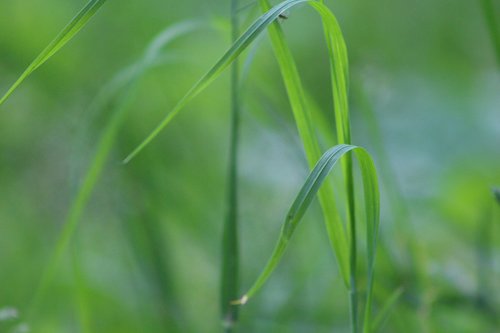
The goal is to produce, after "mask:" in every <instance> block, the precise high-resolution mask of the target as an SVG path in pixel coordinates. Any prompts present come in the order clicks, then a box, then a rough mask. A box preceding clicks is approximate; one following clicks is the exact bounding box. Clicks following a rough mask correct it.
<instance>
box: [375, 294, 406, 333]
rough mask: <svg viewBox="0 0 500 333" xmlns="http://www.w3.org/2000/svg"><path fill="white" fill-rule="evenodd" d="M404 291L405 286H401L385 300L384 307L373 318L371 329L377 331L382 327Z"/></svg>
mask: <svg viewBox="0 0 500 333" xmlns="http://www.w3.org/2000/svg"><path fill="white" fill-rule="evenodd" d="M403 293H404V288H403V287H400V288H398V289H396V290H394V292H393V293H392V294H391V295H390V296H389V298H388V299H387V301H386V302H385V305H384V307H383V308H382V309H381V310H380V312H379V313H378V314H377V316H376V317H375V318H374V319H373V322H372V327H371V330H372V332H377V331H379V330H380V329H382V325H383V324H384V322H385V321H386V320H387V319H388V318H389V316H390V314H391V312H392V310H393V309H394V307H395V306H396V304H397V303H398V302H399V299H400V298H401V296H402V295H403Z"/></svg>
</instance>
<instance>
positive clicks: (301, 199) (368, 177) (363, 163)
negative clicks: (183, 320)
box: [234, 144, 380, 318]
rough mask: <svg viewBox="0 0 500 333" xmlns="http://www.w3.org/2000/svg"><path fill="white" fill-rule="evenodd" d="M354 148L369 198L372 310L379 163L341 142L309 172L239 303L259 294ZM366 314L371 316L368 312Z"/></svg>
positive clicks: (368, 244)
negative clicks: (318, 196)
mask: <svg viewBox="0 0 500 333" xmlns="http://www.w3.org/2000/svg"><path fill="white" fill-rule="evenodd" d="M350 151H354V152H355V153H356V156H357V158H358V160H359V164H360V168H361V174H362V179H363V188H364V198H365V207H364V208H365V214H366V235H367V249H368V250H367V252H368V253H367V258H368V261H367V263H368V264H367V266H368V279H369V281H370V282H369V284H368V286H367V307H366V311H371V308H370V306H369V303H368V301H371V297H372V282H373V266H374V260H375V248H376V238H377V230H378V224H379V214H380V212H379V210H380V200H379V191H378V181H377V173H376V170H375V166H374V164H373V161H372V159H371V157H370V155H369V154H368V153H367V152H366V151H365V150H364V149H363V148H360V147H356V146H352V145H344V144H342V145H338V146H335V147H333V148H331V149H329V150H328V151H327V152H325V153H324V154H323V156H322V157H321V159H320V160H319V161H318V163H317V164H316V166H315V167H314V169H313V170H312V171H311V173H310V174H309V176H308V178H307V180H306V181H305V183H304V185H303V186H302V188H301V190H300V192H299V194H298V195H297V197H296V198H295V201H294V202H293V204H292V206H291V208H290V210H289V211H288V214H287V215H286V218H285V222H284V223H283V226H282V228H281V233H280V236H279V239H278V242H277V244H276V246H275V248H274V251H273V253H272V255H271V257H270V259H269V260H268V262H267V264H266V266H265V268H264V269H263V271H262V273H261V274H260V275H259V277H258V278H257V280H256V281H255V283H254V284H253V285H252V287H251V288H250V289H249V290H248V292H247V293H246V294H245V295H243V297H241V298H240V299H239V300H238V301H235V302H234V303H235V304H245V303H246V302H247V301H248V300H249V299H250V298H251V297H252V296H254V295H255V293H256V292H257V291H259V289H261V287H262V286H263V285H264V283H265V282H266V281H267V279H268V278H269V276H270V275H271V274H272V272H273V271H274V269H275V268H276V266H277V265H278V263H279V262H280V260H281V258H282V257H283V254H284V252H285V250H286V248H287V246H288V243H289V241H290V239H291V237H292V235H293V233H294V231H295V230H296V228H297V226H298V224H299V222H300V221H301V220H302V217H303V216H304V214H305V212H306V211H307V209H308V208H309V205H310V204H311V202H312V200H313V199H314V197H315V196H316V194H317V193H318V191H319V189H320V187H321V186H322V184H323V183H324V182H325V180H326V177H327V176H328V175H329V174H330V172H331V170H332V169H333V167H334V166H335V164H336V163H337V162H338V161H339V159H340V158H341V157H343V156H345V155H346V154H347V153H349V152H350ZM365 318H369V315H367V316H366V317H365Z"/></svg>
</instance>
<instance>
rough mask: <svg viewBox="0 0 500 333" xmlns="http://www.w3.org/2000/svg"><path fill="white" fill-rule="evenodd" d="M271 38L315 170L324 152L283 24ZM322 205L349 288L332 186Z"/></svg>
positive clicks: (274, 27)
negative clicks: (287, 42)
mask: <svg viewBox="0 0 500 333" xmlns="http://www.w3.org/2000/svg"><path fill="white" fill-rule="evenodd" d="M259 2H260V5H261V8H262V9H263V10H267V9H268V8H269V7H270V5H269V2H268V1H267V0H259ZM310 3H316V2H310ZM269 36H270V38H271V42H272V45H273V49H274V53H275V57H276V60H277V61H278V64H279V67H280V70H281V75H282V77H283V82H284V84H285V88H286V90H287V93H288V99H289V101H290V105H291V107H292V111H293V114H294V118H295V123H296V124H297V129H298V132H299V135H300V138H301V140H302V143H303V145H304V151H305V153H306V157H307V161H308V163H309V166H310V167H311V168H312V167H313V166H314V164H315V163H316V161H317V160H318V159H319V158H320V157H321V150H320V148H319V143H318V139H317V137H316V133H315V129H314V126H313V124H312V116H311V115H310V114H309V112H308V105H307V96H306V94H305V89H304V87H303V85H302V82H301V79H300V75H299V72H298V69H297V65H296V64H295V60H294V59H293V55H292V52H291V51H290V49H289V47H288V46H287V44H286V41H285V36H284V33H283V30H282V29H281V26H280V24H279V23H277V22H275V23H274V24H272V25H271V26H270V27H269ZM319 202H320V205H321V208H322V211H323V216H324V218H325V224H326V227H327V232H328V236H329V239H330V243H331V246H332V247H333V249H334V252H335V255H336V257H337V261H338V265H339V267H340V272H341V275H342V277H343V280H344V283H345V285H346V286H349V285H350V282H349V277H348V274H349V266H348V265H349V264H348V253H349V249H348V246H347V238H346V234H345V230H344V227H343V225H342V222H341V219H340V217H339V214H338V211H337V208H336V206H335V196H334V193H333V190H332V189H331V187H329V186H325V187H323V188H322V189H321V190H320V192H319Z"/></svg>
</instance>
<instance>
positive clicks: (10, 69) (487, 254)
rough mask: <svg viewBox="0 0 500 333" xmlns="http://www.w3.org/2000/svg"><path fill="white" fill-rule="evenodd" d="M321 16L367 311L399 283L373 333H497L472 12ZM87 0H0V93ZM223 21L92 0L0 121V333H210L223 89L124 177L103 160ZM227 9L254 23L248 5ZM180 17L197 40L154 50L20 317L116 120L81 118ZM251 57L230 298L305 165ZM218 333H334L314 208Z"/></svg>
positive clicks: (497, 266) (302, 56)
mask: <svg viewBox="0 0 500 333" xmlns="http://www.w3.org/2000/svg"><path fill="white" fill-rule="evenodd" d="M326 3H327V4H328V6H329V7H330V8H331V9H332V10H333V12H334V13H335V15H336V16H337V18H338V20H339V22H340V25H341V27H342V29H343V33H344V37H345V39H346V43H347V46H348V51H349V60H350V66H351V86H352V87H353V88H352V90H351V112H352V120H353V142H354V143H355V144H357V145H361V146H364V147H367V149H368V150H369V151H370V152H371V153H372V155H373V156H374V158H375V160H376V164H377V168H378V169H379V174H380V177H381V178H380V179H381V184H382V219H381V229H380V237H381V241H380V251H379V253H378V257H377V266H376V267H377V268H376V282H375V296H376V297H375V305H376V306H375V310H376V311H377V310H378V309H380V308H381V307H382V306H383V304H384V302H385V301H386V300H387V298H388V297H389V295H390V294H391V293H392V292H393V291H394V290H396V289H398V288H400V287H403V288H404V294H403V296H402V297H401V299H400V300H399V302H398V303H397V304H396V306H395V307H394V309H393V310H392V312H391V314H390V316H389V318H388V319H387V321H386V323H385V326H384V327H383V329H382V331H383V332H499V327H500V322H499V319H498V318H500V311H499V307H500V282H499V281H500V259H499V258H500V257H499V255H500V240H499V234H500V232H499V230H500V228H499V225H498V224H499V221H500V211H499V207H500V206H499V205H498V204H496V203H495V201H494V198H493V196H492V193H491V188H492V187H494V186H495V185H500V168H499V166H500V75H499V73H500V72H499V66H500V64H499V63H497V62H496V58H495V50H494V47H493V43H492V40H491V38H490V32H489V31H488V25H487V24H486V21H485V15H484V12H483V10H482V7H481V6H482V2H481V1H479V0H474V1H466V0H441V1H431V0H421V1H418V2H407V1H401V0H381V1H377V2H370V1H362V0H354V1H346V0H338V1H326ZM84 4H85V1H83V0H64V1H63V0H43V1H42V0H3V1H1V2H0V92H2V93H3V92H4V91H6V90H7V88H8V86H9V85H10V84H11V83H12V82H13V81H14V80H15V79H16V78H17V76H18V75H19V74H20V73H21V72H22V70H23V69H24V68H25V67H26V66H27V65H28V64H29V63H30V61H31V60H32V59H33V58H34V57H35V56H36V54H38V52H39V51H40V50H41V49H43V47H45V45H47V43H48V42H49V41H50V40H51V39H52V38H53V36H55V35H56V34H57V32H58V31H59V30H60V29H61V28H62V27H63V26H64V25H65V24H66V23H67V22H68V21H69V19H70V18H71V17H72V16H73V15H74V14H75V13H76V12H77V11H78V10H79V9H80V8H81V7H82V6H83V5H84ZM494 6H496V7H494V13H493V14H494V15H496V18H497V21H500V18H499V16H500V14H499V13H500V4H499V3H498V2H497V3H495V4H494ZM229 15H230V14H229V1H228V0H224V1H219V0H217V1H215V0H210V1H192V0H185V1H170V0H164V1H159V0H143V1H109V2H108V3H106V4H105V5H104V6H103V7H102V9H101V11H100V12H99V13H98V14H97V15H96V17H95V18H94V19H93V20H92V21H91V22H90V24H89V25H88V26H87V27H85V28H84V30H82V32H81V33H80V34H79V35H78V36H77V37H76V38H75V39H74V40H73V41H71V42H70V43H69V44H68V45H67V46H66V47H65V48H64V49H63V50H62V51H61V52H60V53H58V54H57V55H56V56H55V57H54V58H52V59H51V60H50V61H49V62H48V63H47V64H46V65H45V66H43V67H42V68H41V69H40V70H38V71H37V72H36V73H35V74H34V75H33V76H32V77H30V78H29V79H28V80H27V81H26V82H25V84H24V85H23V86H22V87H21V88H20V89H19V90H17V91H16V92H15V94H14V95H13V96H12V98H11V99H10V100H9V101H8V102H7V103H6V104H4V105H3V106H2V107H1V109H0V313H3V314H4V315H3V316H4V317H9V318H4V320H2V316H1V315H0V332H14V331H17V332H22V331H25V330H26V329H29V330H30V331H31V332H83V330H82V327H87V328H88V327H90V328H91V329H90V332H107V333H112V332H120V333H126V332H148V333H149V332H218V331H221V324H220V319H219V300H218V297H219V295H218V287H219V267H220V249H221V244H220V240H221V233H222V222H223V218H224V211H225V208H224V207H225V195H226V194H225V189H226V179H225V178H226V173H227V170H226V169H227V167H226V165H227V154H228V138H229V106H230V97H229V96H230V95H229V75H228V74H227V73H226V74H225V75H224V76H223V78H222V79H220V80H217V81H216V82H215V83H214V84H213V85H212V86H211V87H210V88H208V89H207V91H206V92H204V93H202V94H201V95H200V96H199V97H197V98H196V100H195V101H194V102H193V103H190V104H189V105H188V107H187V108H186V110H185V111H184V112H182V113H181V115H180V116H179V117H178V118H176V120H175V121H174V122H173V123H172V124H171V125H170V126H169V127H168V128H167V130H166V131H164V132H163V133H162V134H161V135H160V136H159V138H158V139H156V140H155V141H154V143H153V144H151V145H150V146H148V147H147V148H146V149H145V151H144V152H143V153H141V155H139V156H138V157H137V158H136V159H135V160H133V161H132V162H131V163H130V164H128V165H126V166H123V165H121V163H120V161H121V160H122V159H123V158H124V157H125V156H126V155H127V154H128V153H129V152H130V151H131V150H132V149H133V148H135V146H136V145H137V144H138V143H139V142H140V140H142V139H143V138H144V136H145V135H146V134H147V133H149V131H150V130H151V129H152V128H153V127H154V126H155V125H156V124H157V123H158V122H159V120H160V119H161V118H162V117H163V115H164V114H165V113H166V112H167V111H169V110H170V109H171V108H172V106H173V105H174V104H175V103H176V102H177V101H178V100H179V99H180V98H181V96H182V95H183V94H184V93H185V92H186V91H187V90H188V89H189V87H190V86H191V85H192V84H193V83H194V82H196V80H197V79H198V78H199V77H200V76H201V75H202V74H203V73H204V72H205V71H206V70H207V69H208V68H210V66H211V65H212V64H213V63H214V62H215V61H216V60H217V59H218V57H219V56H221V55H222V54H223V52H224V51H225V50H226V49H227V47H228V46H229V45H230V33H229ZM241 16H242V21H244V22H251V19H254V18H256V17H257V11H256V8H254V9H252V8H249V9H247V10H244V11H242V13H241ZM288 16H289V18H288V19H287V20H283V21H281V24H282V26H283V28H284V30H285V32H286V36H287V40H288V42H289V44H290V46H291V48H292V50H293V52H294V55H295V57H296V60H297V62H298V64H299V69H300V72H301V75H302V76H303V78H304V82H305V85H306V87H307V89H308V91H309V92H310V93H311V95H312V97H313V98H314V100H315V101H316V103H317V104H318V106H319V107H320V108H321V110H322V111H323V112H324V116H325V118H326V119H327V120H328V121H329V122H331V126H332V128H333V126H334V125H333V112H332V102H331V96H330V93H331V89H330V82H329V72H328V66H329V65H328V58H327V53H326V47H325V44H324V40H323V34H322V26H321V22H320V20H319V18H318V16H317V15H316V14H315V13H314V12H313V10H312V9H311V8H308V7H307V6H303V7H301V8H296V9H294V10H292V11H291V12H290V13H289V14H288ZM193 19H195V20H199V21H201V22H205V23H204V24H206V26H207V27H209V26H210V27H213V28H202V29H198V30H197V31H195V32H193V33H191V34H189V35H186V36H185V37H182V38H180V39H178V40H176V41H175V43H173V44H172V45H171V46H169V47H168V48H166V49H165V51H164V52H165V53H166V54H169V55H172V57H173V58H172V59H173V60H171V61H169V62H167V63H165V64H163V65H161V66H157V67H155V68H154V70H150V71H148V72H147V74H146V75H145V76H144V77H143V78H142V79H141V80H140V82H139V86H138V89H137V90H136V91H135V92H134V96H133V97H132V102H131V104H130V105H129V107H128V111H127V112H128V113H127V115H126V119H125V121H124V123H123V125H122V126H121V127H120V129H119V133H118V137H117V141H116V142H115V144H114V146H113V148H112V153H111V156H110V157H109V159H108V163H107V164H106V168H105V170H104V172H103V174H102V177H101V178H100V179H99V181H98V184H97V186H96V188H95V191H94V192H93V194H92V199H91V201H90V203H89V205H88V206H87V207H86V209H85V213H84V216H83V218H82V221H81V224H80V225H79V228H78V230H77V233H76V236H75V237H74V238H73V239H72V242H71V246H70V249H71V251H69V252H68V253H66V255H65V257H64V260H63V261H62V263H61V265H59V268H58V270H57V275H56V276H55V278H54V280H53V281H52V283H51V284H50V287H49V290H48V292H47V293H46V295H45V296H44V297H43V300H42V301H41V305H40V306H38V307H37V308H36V309H35V310H34V312H33V320H31V321H30V323H29V324H26V322H25V319H26V311H27V307H28V304H29V303H30V301H31V300H32V298H33V294H34V292H35V290H36V287H37V285H38V283H39V281H40V277H41V275H42V272H43V270H44V269H45V268H46V266H47V264H48V261H49V258H50V256H51V255H52V253H53V251H54V246H55V244H56V241H57V239H58V238H59V235H60V231H61V229H62V225H63V223H64V220H65V217H66V215H67V214H68V209H69V207H70V205H71V203H72V200H73V199H74V197H75V194H76V191H77V189H78V186H79V184H81V181H82V178H83V175H84V173H85V172H86V170H87V168H88V165H89V163H90V161H91V158H92V154H93V152H94V149H95V147H96V143H97V141H98V138H99V136H100V135H101V133H102V131H103V129H104V128H105V126H106V123H107V122H108V121H109V114H110V113H111V112H112V110H113V107H112V105H107V107H104V108H100V109H99V110H98V112H97V111H93V112H92V105H93V102H94V101H95V99H96V96H97V95H98V94H99V93H101V92H102V90H103V87H104V86H105V85H106V83H107V82H109V81H110V80H111V79H112V78H113V77H114V76H115V75H116V73H118V72H120V71H121V70H122V69H123V68H125V67H127V66H128V65H130V64H131V63H134V62H135V61H136V60H137V59H138V58H139V57H140V56H141V55H142V53H143V51H144V50H145V48H146V47H147V45H148V43H149V42H150V41H151V40H152V39H153V38H154V36H156V35H157V34H158V33H159V32H160V31H162V30H164V29H165V28H167V27H169V26H171V25H173V24H175V23H178V22H182V21H185V20H193ZM497 28H498V29H500V27H497ZM169 52H170V53H169ZM252 52H253V51H252ZM254 52H255V57H254V58H253V61H252V63H251V64H250V67H249V74H248V76H247V77H246V79H245V82H244V98H243V115H242V140H241V151H240V170H239V179H240V189H239V195H240V203H241V206H240V207H239V209H240V212H239V217H240V223H241V230H240V235H241V255H242V259H241V264H242V273H241V277H242V288H243V289H246V288H247V287H248V286H249V285H250V283H252V282H253V280H254V279H255V277H256V276H257V274H258V273H259V272H260V269H261V268H262V267H263V265H264V263H265V261H266V260H267V257H268V255H269V254H270V252H271V250H272V248H273V246H274V242H275V240H276V238H277V236H278V233H279V229H280V225H281V223H282V220H283V217H284V216H285V214H286V211H287V208H288V207H289V205H290V204H291V202H292V200H293V198H294V196H295V194H296V193H297V191H298V190H299V188H300V185H301V184H302V183H303V181H304V180H305V177H306V176H307V172H308V170H307V164H306V162H305V157H304V153H303V150H302V145H301V143H300V140H299V138H298V135H297V133H296V129H295V125H294V122H293V118H292V115H291V111H290V107H289V104H288V101H287V96H286V93H285V90H284V87H283V84H282V80H281V77H280V74H279V70H278V66H277V63H276V61H275V59H274V56H273V53H272V50H271V47H270V43H269V41H268V38H267V36H262V37H261V38H259V40H258V47H256V48H255V49H254ZM412 242H414V243H415V248H414V249H415V252H416V254H417V257H416V258H415V259H414V260H413V261H412V260H411V258H410V255H409V253H408V251H409V250H408V249H409V245H410V244H413V243H412ZM9 309H10V310H9ZM14 309H15V310H16V312H17V315H16V316H15V317H17V318H10V317H11V316H8V315H7V314H8V312H9V311H10V312H12V310H14ZM2 311H3V312H2ZM11 314H13V313H11ZM25 324H26V325H25ZM237 331H238V332H331V331H334V332H349V314H348V306H347V293H346V292H345V290H344V287H343V285H342V281H341V277H340V276H339V274H338V270H337V266H336V262H335V257H334V255H333V254H332V252H331V250H330V246H329V244H328V237H327V235H326V233H325V229H324V226H323V223H322V218H321V214H320V212H319V209H318V207H317V205H313V209H312V211H311V212H309V213H308V214H307V215H306V220H305V221H304V223H303V225H301V226H300V227H299V230H298V232H297V233H296V236H295V237H294V239H293V241H292V244H291V246H290V250H289V251H288V252H287V254H286V256H285V259H284V262H283V263H282V264H281V265H280V266H279V268H278V270H277V271H276V274H275V275H274V276H273V277H272V278H271V280H270V281H269V283H268V284H267V285H266V286H265V288H264V290H263V291H262V292H260V293H259V294H258V295H257V296H256V297H255V298H254V299H253V300H252V301H251V302H250V303H249V304H248V305H246V306H244V307H243V308H242V312H241V322H240V324H239V325H238V330H237Z"/></svg>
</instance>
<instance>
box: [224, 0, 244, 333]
mask: <svg viewBox="0 0 500 333" xmlns="http://www.w3.org/2000/svg"><path fill="white" fill-rule="evenodd" d="M237 11H238V0H231V39H232V42H234V41H236V40H237V39H238V35H239V28H238V27H239V20H238V13H237ZM238 66H239V61H238V59H235V60H234V62H233V64H232V66H231V128H230V133H229V162H228V185H227V187H228V188H227V207H226V209H227V211H226V214H227V215H226V219H225V221H224V230H223V235H222V274H221V286H220V288H221V290H220V291H221V310H222V320H223V325H224V329H225V331H226V332H232V331H233V327H234V325H235V324H236V321H237V320H238V306H236V305H234V304H231V301H233V300H235V299H236V298H237V297H238V295H239V290H238V288H239V263H238V261H239V247H238V142H239V128H240V119H239V118H240V93H239V80H240V72H239V67H238Z"/></svg>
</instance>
